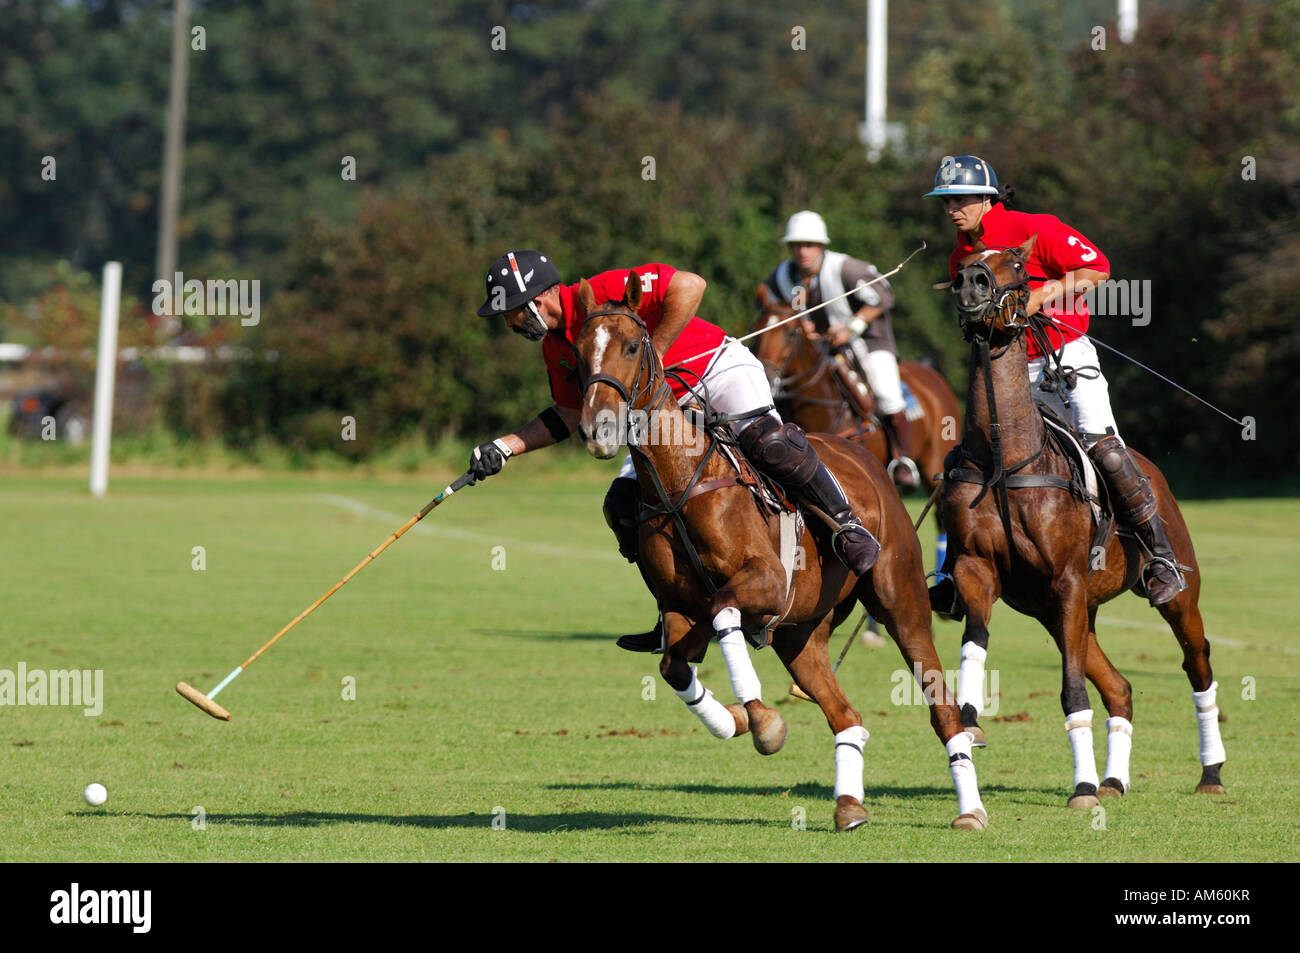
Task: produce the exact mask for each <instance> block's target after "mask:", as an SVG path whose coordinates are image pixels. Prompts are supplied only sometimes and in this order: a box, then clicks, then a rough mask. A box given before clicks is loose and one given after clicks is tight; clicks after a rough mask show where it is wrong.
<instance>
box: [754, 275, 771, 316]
mask: <svg viewBox="0 0 1300 953" xmlns="http://www.w3.org/2000/svg"><path fill="white" fill-rule="evenodd" d="M754 300H755V301H757V302H758V306H759V308H761V309H767V308H770V307H771V306H772V290H771V289H770V288H768V286H767V282H766V281H760V282H759V283H758V287H757V288H755V289H754Z"/></svg>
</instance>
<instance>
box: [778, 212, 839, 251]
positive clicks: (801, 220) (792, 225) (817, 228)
mask: <svg viewBox="0 0 1300 953" xmlns="http://www.w3.org/2000/svg"><path fill="white" fill-rule="evenodd" d="M781 241H782V242H787V243H788V242H816V243H817V244H818V245H829V244H830V243H831V239H830V236H829V235H827V234H826V223H825V222H824V221H822V217H821V216H820V215H818V214H817V213H816V212H809V211H803V212H795V213H794V214H793V215H791V216H790V221H788V222H786V223H785V236H784V237H783V238H782V239H781Z"/></svg>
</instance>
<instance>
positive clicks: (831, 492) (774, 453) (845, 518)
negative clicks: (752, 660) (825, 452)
mask: <svg viewBox="0 0 1300 953" xmlns="http://www.w3.org/2000/svg"><path fill="white" fill-rule="evenodd" d="M740 445H741V448H742V449H743V450H744V451H745V454H746V456H748V457H749V459H750V460H751V461H752V462H753V463H754V465H755V466H757V467H758V468H759V469H760V470H762V471H763V472H764V473H765V474H767V475H768V476H770V477H772V478H773V479H774V480H776V481H777V482H778V483H780V484H781V485H782V486H783V487H785V488H786V490H788V491H789V492H791V493H793V494H795V495H796V496H797V497H799V498H800V499H801V500H802V501H804V502H806V503H809V504H811V505H812V506H815V507H817V508H818V509H820V510H821V511H822V512H823V513H825V514H826V515H827V516H829V517H830V518H831V519H832V520H833V521H834V522H835V523H836V524H838V526H839V529H838V530H836V531H835V534H834V535H833V536H832V537H831V542H832V546H833V548H834V550H835V554H836V556H838V557H839V559H840V561H841V562H842V563H844V565H845V566H846V567H848V568H849V569H850V570H852V571H853V572H855V573H857V574H858V575H859V576H861V575H865V574H866V573H867V572H868V571H870V569H871V567H872V566H873V565H875V562H876V559H877V558H878V557H879V556H880V543H879V542H877V540H876V538H875V537H874V536H872V535H871V533H870V532H869V531H868V530H867V528H866V527H865V526H863V525H862V523H861V521H860V520H859V519H858V518H857V517H856V516H854V515H853V507H852V506H851V505H850V503H849V501H848V499H847V498H846V497H845V496H844V490H843V489H842V488H841V487H840V485H839V482H838V481H837V480H836V479H835V476H834V474H832V473H831V472H830V471H829V470H827V469H826V465H825V464H823V463H822V461H821V459H820V458H819V457H818V456H817V451H816V449H814V447H813V446H812V444H810V443H809V442H808V438H807V436H806V435H805V434H804V432H803V430H802V429H801V428H800V427H799V426H798V424H794V423H784V424H782V423H778V422H777V420H776V418H775V417H772V416H771V415H766V416H763V417H760V418H759V419H758V420H757V421H755V422H754V423H752V424H750V425H749V426H748V427H746V428H745V429H744V430H742V431H741V432H740Z"/></svg>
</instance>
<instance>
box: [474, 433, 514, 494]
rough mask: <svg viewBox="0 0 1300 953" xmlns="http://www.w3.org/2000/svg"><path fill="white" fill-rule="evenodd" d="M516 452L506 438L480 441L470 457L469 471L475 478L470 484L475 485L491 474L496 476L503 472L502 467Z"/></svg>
mask: <svg viewBox="0 0 1300 953" xmlns="http://www.w3.org/2000/svg"><path fill="white" fill-rule="evenodd" d="M513 453H514V451H512V450H511V449H510V448H509V447H508V446H506V443H505V441H504V440H501V439H500V438H497V439H496V440H493V441H491V442H490V443H480V444H479V445H478V446H477V447H475V448H474V453H473V454H472V455H471V456H470V458H469V472H470V473H471V474H473V475H474V479H473V480H471V481H470V483H469V485H470V486H473V485H474V484H475V483H477V482H478V481H479V480H486V479H487V478H488V477H490V476H496V475H497V474H498V473H500V472H501V468H502V467H503V466H505V465H506V461H507V460H509V459H510V457H511V455H512V454H513Z"/></svg>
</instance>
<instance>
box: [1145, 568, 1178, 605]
mask: <svg viewBox="0 0 1300 953" xmlns="http://www.w3.org/2000/svg"><path fill="white" fill-rule="evenodd" d="M1161 566H1164V567H1165V568H1167V569H1168V570H1169V571H1170V572H1172V573H1173V574H1174V581H1175V582H1176V583H1178V588H1177V589H1176V590H1174V593H1173V595H1171V596H1170V597H1169V598H1168V599H1161V600H1160V601H1159V602H1156V601H1155V600H1154V599H1152V598H1151V583H1150V579H1151V577H1152V575H1153V572H1154V570H1156V569H1159V568H1160V567H1161ZM1142 588H1144V589H1145V590H1146V591H1147V600H1148V601H1150V602H1151V604H1152V605H1153V606H1161V605H1164V604H1165V603H1166V602H1172V601H1173V600H1174V599H1176V598H1177V597H1178V594H1179V593H1181V592H1182V591H1183V590H1184V589H1186V588H1187V580H1186V579H1184V578H1183V573H1182V570H1181V569H1180V568H1179V566H1178V563H1176V562H1174V561H1173V560H1172V559H1166V558H1165V557H1164V556H1152V557H1151V558H1150V559H1149V560H1147V564H1146V565H1145V566H1143V567H1142Z"/></svg>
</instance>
